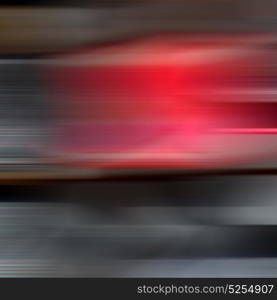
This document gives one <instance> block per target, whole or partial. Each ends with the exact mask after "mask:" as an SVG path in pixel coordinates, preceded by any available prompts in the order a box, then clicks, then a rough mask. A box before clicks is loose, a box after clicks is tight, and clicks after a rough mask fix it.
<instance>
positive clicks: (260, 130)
mask: <svg viewBox="0 0 277 300" xmlns="http://www.w3.org/2000/svg"><path fill="white" fill-rule="evenodd" d="M210 132H211V133H224V134H277V128H222V129H220V128H218V129H214V130H211V131H210Z"/></svg>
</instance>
